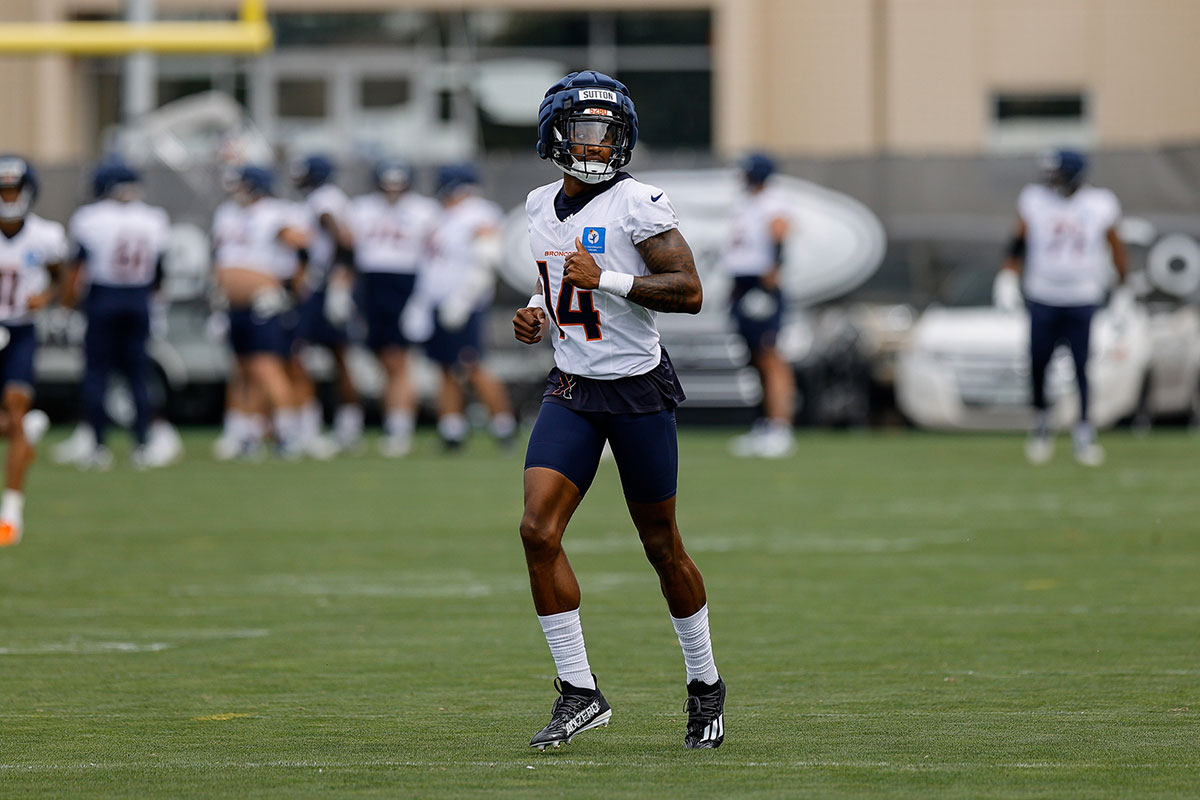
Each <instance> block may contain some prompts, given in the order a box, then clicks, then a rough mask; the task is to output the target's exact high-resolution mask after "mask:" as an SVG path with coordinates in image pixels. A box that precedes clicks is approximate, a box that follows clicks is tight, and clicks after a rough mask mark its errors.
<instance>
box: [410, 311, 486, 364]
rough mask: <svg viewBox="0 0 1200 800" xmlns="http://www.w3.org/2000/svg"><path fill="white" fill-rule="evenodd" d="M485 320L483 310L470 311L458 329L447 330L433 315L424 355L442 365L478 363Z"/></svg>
mask: <svg viewBox="0 0 1200 800" xmlns="http://www.w3.org/2000/svg"><path fill="white" fill-rule="evenodd" d="M485 321H486V318H485V314H484V312H483V311H475V312H472V314H471V316H470V317H468V318H467V322H466V324H465V325H463V326H462V327H461V328H459V329H458V330H455V331H452V330H447V329H446V327H445V326H444V325H442V323H441V322H440V321H439V320H438V318H437V313H436V312H434V315H433V335H431V336H430V337H429V341H427V342H425V355H427V356H429V359H430V360H431V361H435V362H437V363H438V364H441V365H443V366H447V367H448V366H452V365H454V364H478V363H479V361H480V359H482V358H483V327H484V322H485Z"/></svg>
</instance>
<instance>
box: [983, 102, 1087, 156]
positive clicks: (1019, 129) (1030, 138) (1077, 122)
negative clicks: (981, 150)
mask: <svg viewBox="0 0 1200 800" xmlns="http://www.w3.org/2000/svg"><path fill="white" fill-rule="evenodd" d="M991 100H992V102H991V125H990V129H989V137H988V145H989V148H990V149H991V150H992V151H993V152H998V153H1027V152H1034V151H1037V150H1043V149H1046V148H1048V147H1061V146H1071V147H1089V146H1090V145H1091V144H1092V142H1093V131H1092V121H1091V114H1090V113H1089V109H1088V102H1087V96H1086V94H1084V93H1083V92H1044V93H1005V92H998V93H996V94H994V95H993V96H992V99H991Z"/></svg>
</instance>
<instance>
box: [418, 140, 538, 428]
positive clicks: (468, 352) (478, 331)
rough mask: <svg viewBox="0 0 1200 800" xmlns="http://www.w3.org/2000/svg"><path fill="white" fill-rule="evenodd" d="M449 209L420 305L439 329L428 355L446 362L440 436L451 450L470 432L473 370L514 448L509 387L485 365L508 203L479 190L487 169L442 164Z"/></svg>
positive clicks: (434, 241) (433, 241) (494, 424)
mask: <svg viewBox="0 0 1200 800" xmlns="http://www.w3.org/2000/svg"><path fill="white" fill-rule="evenodd" d="M438 199H439V200H441V203H442V209H443V210H442V214H441V216H440V217H439V218H438V222H437V225H436V227H435V228H434V231H433V235H432V236H431V237H430V248H429V249H430V256H429V263H428V264H427V265H426V266H425V267H424V268H423V269H422V270H421V275H420V278H419V279H418V280H417V297H418V299H417V300H416V301H414V303H413V307H414V309H416V308H419V307H421V306H424V307H426V308H427V309H429V310H428V311H427V312H426V313H427V314H429V317H428V323H427V324H428V325H429V327H431V328H432V330H431V333H430V336H429V337H428V341H426V342H425V354H426V355H427V356H428V357H429V358H430V360H432V361H434V362H435V363H437V364H438V366H439V367H441V371H442V387H441V392H440V395H439V397H438V435H439V436H440V437H441V439H442V442H443V444H444V445H445V447H446V448H447V449H448V450H455V449H457V448H459V447H460V446H461V445H462V443H463V441H464V440H465V439H466V435H467V431H468V428H469V426H468V424H467V418H466V416H465V414H464V409H465V405H466V403H465V397H464V389H463V386H462V382H461V381H460V380H459V373H460V372H461V373H465V376H466V378H467V380H468V381H469V382H470V384H471V385H472V386H473V387H474V388H475V392H476V394H478V396H479V399H480V400H481V401H482V402H483V404H484V405H485V406H487V410H488V414H489V416H490V418H491V430H492V435H494V436H495V437H496V439H497V440H499V442H500V443H501V446H502V447H505V448H507V447H508V446H509V445H510V444H511V441H512V437H513V434H514V433H516V428H517V423H516V420H515V419H514V418H513V415H512V410H511V407H510V405H509V402H508V392H507V391H506V390H505V388H504V384H502V383H501V382H500V381H499V380H497V379H496V376H494V375H493V374H492V373H491V371H490V370H488V369H487V367H485V366H484V364H483V335H484V324H485V322H486V321H487V320H486V317H487V311H486V309H487V306H488V304H489V303H490V302H491V300H492V295H493V274H492V270H493V269H494V266H495V264H496V263H498V262H499V260H500V258H501V255H502V252H503V243H502V242H501V240H500V223H501V220H502V219H503V213H502V212H501V211H500V207H499V206H497V205H496V204H495V203H493V202H491V201H490V200H487V199H485V198H484V197H482V196H481V195H480V193H479V176H478V175H477V173H476V171H475V168H474V167H473V166H471V165H469V164H456V165H450V166H445V167H442V168H441V169H440V170H439V171H438Z"/></svg>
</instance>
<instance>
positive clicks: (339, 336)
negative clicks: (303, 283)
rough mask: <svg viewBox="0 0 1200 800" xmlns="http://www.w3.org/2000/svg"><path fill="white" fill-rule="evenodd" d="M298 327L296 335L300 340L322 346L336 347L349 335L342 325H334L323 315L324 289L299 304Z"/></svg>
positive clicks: (343, 342) (345, 340)
mask: <svg viewBox="0 0 1200 800" xmlns="http://www.w3.org/2000/svg"><path fill="white" fill-rule="evenodd" d="M299 311H300V329H299V331H298V332H297V336H298V337H299V338H300V340H301V341H303V342H307V343H308V344H315V345H320V346H322V347H338V346H340V345H343V344H345V343H346V342H347V341H348V339H349V335H348V334H347V332H346V327H345V326H344V325H334V324H333V323H332V322H330V321H329V317H327V316H325V290H324V289H321V290H319V291H316V292H313V293H312V294H311V295H309V296H308V299H307V300H305V301H304V302H303V303H301V304H300V309H299Z"/></svg>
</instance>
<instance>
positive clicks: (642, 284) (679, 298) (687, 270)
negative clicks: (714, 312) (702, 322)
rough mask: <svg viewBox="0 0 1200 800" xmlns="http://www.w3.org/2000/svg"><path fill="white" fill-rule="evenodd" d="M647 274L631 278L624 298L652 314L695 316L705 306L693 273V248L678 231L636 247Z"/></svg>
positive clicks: (701, 291)
mask: <svg viewBox="0 0 1200 800" xmlns="http://www.w3.org/2000/svg"><path fill="white" fill-rule="evenodd" d="M637 251H638V252H639V253H641V255H642V260H643V261H644V262H645V263H646V269H648V270H650V274H649V275H643V276H639V277H637V278H634V279H633V288H632V289H630V290H629V294H628V295H627V298H628V299H629V300H632V301H633V302H635V303H637V304H638V305H640V306H645V307H646V308H648V309H650V310H651V311H673V312H679V313H683V314H697V313H699V312H700V307H701V306H702V305H703V304H704V287H702V286H701V285H700V275H699V273H697V272H696V260H695V258H693V257H692V248H691V247H689V246H688V243H687V241H686V240H685V239H684V238H683V234H681V233H680V232H679V229H678V228H672V229H671V230H669V231H663V232H662V233H660V234H658V235H657V236H651V237H650V238H649V239H647V240H645V241H644V242H642V243H641V244H639V245H637Z"/></svg>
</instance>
